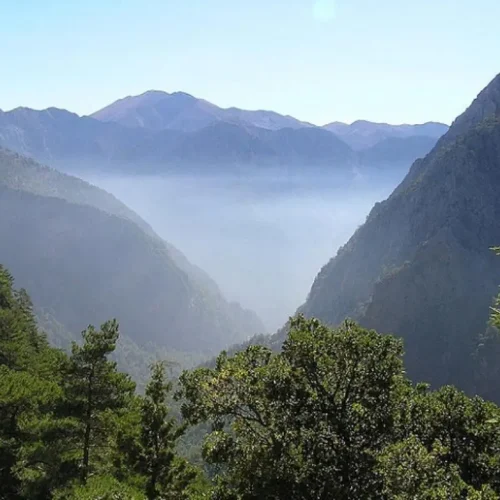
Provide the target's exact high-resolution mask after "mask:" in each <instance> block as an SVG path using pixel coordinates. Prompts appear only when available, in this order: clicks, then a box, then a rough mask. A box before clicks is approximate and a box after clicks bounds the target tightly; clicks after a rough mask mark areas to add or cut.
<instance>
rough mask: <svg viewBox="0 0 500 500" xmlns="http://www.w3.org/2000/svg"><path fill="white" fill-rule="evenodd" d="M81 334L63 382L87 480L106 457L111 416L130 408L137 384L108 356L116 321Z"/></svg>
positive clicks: (114, 339) (115, 335)
mask: <svg viewBox="0 0 500 500" xmlns="http://www.w3.org/2000/svg"><path fill="white" fill-rule="evenodd" d="M82 337H83V344H82V345H78V344H76V343H73V347H72V352H71V356H70V358H69V364H68V369H67V371H66V373H65V377H64V382H63V384H64V392H65V398H66V408H65V410H66V411H67V415H68V416H69V417H71V418H73V419H74V421H75V424H76V425H75V426H74V433H73V439H74V443H75V448H76V449H77V450H78V451H77V453H75V460H78V461H80V460H81V465H79V467H80V470H81V479H82V481H83V482H84V483H85V481H86V480H87V477H88V475H89V474H90V473H91V472H92V471H93V469H95V468H96V465H95V463H96V462H98V461H99V460H102V461H105V460H106V450H107V448H108V446H109V444H108V439H109V436H110V434H111V431H112V427H111V426H112V424H113V423H114V418H111V417H116V416H117V415H119V414H120V412H122V411H124V410H127V407H128V405H129V403H130V400H131V398H132V394H133V391H134V389H135V384H134V383H133V382H132V381H131V380H130V378H129V377H128V376H127V375H124V374H122V373H120V372H118V371H117V369H116V363H115V362H113V361H110V360H109V359H108V356H109V355H110V354H111V353H112V352H113V351H114V350H115V348H116V342H117V340H118V323H117V322H116V321H109V322H107V323H104V324H103V325H102V326H101V330H100V331H97V330H96V329H95V328H94V327H92V326H89V327H88V328H87V330H85V331H84V332H83V334H82ZM91 453H92V456H91ZM94 456H95V458H94Z"/></svg>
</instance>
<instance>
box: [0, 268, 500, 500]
mask: <svg viewBox="0 0 500 500" xmlns="http://www.w3.org/2000/svg"><path fill="white" fill-rule="evenodd" d="M493 323H498V314H497V313H494V317H493ZM117 341H118V324H117V323H116V321H108V322H106V323H104V324H103V325H102V327H101V328H100V329H99V330H97V329H95V328H93V327H92V326H90V327H88V328H87V329H86V330H85V331H84V332H83V334H82V339H81V341H80V342H78V343H76V342H75V343H73V346H72V349H71V353H70V354H69V355H68V354H65V353H64V352H63V351H59V350H57V349H55V348H53V347H50V346H49V345H48V343H47V341H46V339H45V337H44V336H43V335H41V334H40V333H39V332H38V331H37V327H36V322H35V317H34V316H33V313H32V311H31V304H30V300H29V297H28V295H27V294H26V292H24V291H22V290H21V291H16V290H15V289H14V288H13V280H12V278H11V276H10V275H9V273H8V272H7V271H6V270H5V269H4V268H0V376H1V382H2V383H1V384H0V498H2V499H6V500H7V499H8V500H24V499H26V500H27V499H30V500H33V499H36V500H45V499H47V500H48V499H52V498H54V499H70V500H71V499H75V500H76V499H89V500H90V499H93V500H95V499H98V498H99V499H109V500H111V499H113V500H129V499H137V500H140V499H169V500H183V499H186V500H189V499H192V500H195V499H200V500H201V499H203V498H205V499H210V498H211V499H213V500H223V499H231V500H266V499H269V500H281V499H283V500H284V499H290V500H295V499H297V500H309V499H311V500H313V499H314V500H317V499H318V498H319V499H346V500H351V499H352V500H354V499H370V498H373V499H387V500H389V499H394V500H395V499H406V498H418V499H442V500H446V499H450V498H453V499H455V498H457V499H458V498H469V499H492V500H493V499H496V498H498V497H499V495H500V479H499V478H500V408H498V407H497V406H495V405H494V404H492V403H488V402H485V401H484V400H482V399H480V398H477V397H476V398H472V399H471V398H469V397H467V396H466V395H465V394H463V393H461V392H459V391H458V390H456V389H455V388H453V387H444V388H442V389H440V390H438V391H431V390H429V388H428V387H427V386H426V385H423V384H420V385H415V386H414V385H412V384H411V383H410V382H409V381H408V379H407V378H406V376H405V374H404V370H403V361H402V343H401V342H400V341H399V340H397V339H395V338H393V337H391V336H387V335H379V334H377V333H376V332H374V331H369V330H365V329H362V328H361V327H359V326H358V325H356V324H355V323H353V322H345V323H344V324H343V325H342V326H341V327H340V328H338V329H330V328H327V327H325V326H323V325H321V324H320V323H319V322H318V321H317V320H306V319H305V318H304V317H301V316H299V317H297V318H295V319H294V320H292V323H291V331H290V335H289V338H288V339H287V340H286V342H285V343H284V345H283V349H282V351H281V352H280V353H279V354H277V353H274V352H273V351H271V350H270V349H268V348H265V347H259V346H252V347H248V348H247V349H246V350H244V351H242V352H240V353H238V354H236V355H234V356H232V357H228V356H227V355H226V354H225V353H223V354H221V355H220V356H219V358H218V360H217V364H216V367H215V368H213V369H209V368H200V369H197V370H194V371H191V372H184V374H183V375H182V376H181V379H180V390H179V391H178V393H177V398H178V399H180V400H181V402H182V413H183V421H179V420H178V419H175V418H173V416H172V412H171V411H170V409H169V405H168V399H169V398H168V396H169V393H170V392H171V390H172V384H171V383H170V382H169V381H168V380H167V379H166V377H165V367H164V365H163V364H161V363H156V364H154V365H153V366H152V370H151V376H150V381H149V383H148V384H147V386H146V390H145V393H144V395H142V396H140V395H137V394H136V393H135V392H134V387H135V384H134V383H133V382H132V381H131V379H130V377H129V376H128V375H126V374H124V373H121V372H119V371H118V370H117V367H116V364H115V363H114V362H113V361H111V360H110V355H111V354H112V353H113V351H114V349H115V347H116V343H117ZM497 383H498V381H497ZM200 423H201V424H203V425H204V426H205V428H206V429H207V431H208V433H207V435H206V437H205V439H204V447H203V455H204V458H205V460H206V461H207V463H208V465H209V467H208V468H207V470H208V471H210V477H205V476H204V473H203V472H202V471H201V470H200V469H198V468H197V467H195V466H193V465H191V464H190V463H189V462H188V461H186V460H185V459H184V458H182V457H181V455H180V454H179V452H178V449H179V443H180V438H181V436H182V435H183V434H184V433H185V428H186V426H187V425H190V424H200Z"/></svg>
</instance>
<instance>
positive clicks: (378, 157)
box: [358, 135, 438, 168]
mask: <svg viewBox="0 0 500 500" xmlns="http://www.w3.org/2000/svg"><path fill="white" fill-rule="evenodd" d="M437 141H438V138H436V137H429V136H426V135H414V136H410V137H389V138H387V139H382V140H381V141H380V142H377V144H375V145H374V146H371V147H369V148H366V149H362V150H361V151H359V152H358V157H359V161H360V164H361V165H363V166H365V167H380V168H384V167H386V166H387V165H391V166H396V167H400V166H403V165H404V166H407V167H408V166H410V165H411V164H412V163H413V162H414V161H415V160H416V159H417V158H423V157H424V156H426V155H427V154H428V153H429V152H430V151H431V150H432V148H433V147H434V146H435V145H436V143H437Z"/></svg>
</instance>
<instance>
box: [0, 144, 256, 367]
mask: <svg viewBox="0 0 500 500" xmlns="http://www.w3.org/2000/svg"><path fill="white" fill-rule="evenodd" d="M0 228H1V229H0V230H1V232H2V234H5V235H8V237H6V238H4V239H2V243H1V245H0V261H1V262H3V263H4V264H5V265H6V266H8V268H9V269H10V270H11V272H12V274H13V275H14V276H15V278H16V280H17V282H18V283H19V285H20V286H23V287H25V288H28V289H29V290H30V293H31V294H32V298H33V302H34V304H35V310H36V314H37V316H38V317H39V319H40V322H41V324H42V325H43V326H44V328H46V329H47V330H48V332H49V335H50V336H51V339H52V340H53V341H55V342H57V343H58V344H59V345H64V344H66V345H67V343H68V338H69V339H71V338H76V337H75V336H76V335H77V334H78V333H79V332H80V331H81V329H82V327H83V326H85V325H86V324H88V323H92V324H101V323H102V322H104V321H105V320H106V319H107V318H110V317H120V319H121V325H122V331H123V333H124V337H123V340H125V341H126V342H125V345H124V350H125V351H127V352H128V354H130V356H131V358H130V359H129V360H128V361H127V362H130V363H133V362H134V361H133V358H134V357H137V356H135V354H134V350H137V347H136V346H134V343H135V344H137V345H139V346H141V349H146V350H149V351H153V352H154V351H155V350H156V349H158V348H160V349H162V348H163V349H164V348H167V349H168V350H169V351H170V353H171V354H170V355H169V357H175V358H178V359H179V358H180V354H179V352H180V351H182V352H191V353H198V354H197V355H199V353H205V354H207V353H213V354H215V353H216V352H218V351H219V350H220V349H221V348H223V347H224V346H226V345H228V344H229V343H234V342H237V341H241V340H244V339H245V338H247V337H248V336H251V335H253V334H255V333H260V332H262V331H264V327H263V326H262V324H261V322H260V321H259V319H258V318H257V317H256V316H255V314H253V313H251V312H249V311H246V310H243V309H242V308H241V307H240V306H239V305H238V304H232V303H228V302H227V301H226V300H225V299H224V297H223V296H222V294H221V292H220V291H219V289H218V288H217V285H216V284H215V283H214V282H213V281H212V280H211V279H210V278H209V277H208V276H207V275H206V274H204V273H203V271H201V270H200V269H198V268H196V267H195V266H192V265H191V264H190V263H189V262H188V261H187V259H186V258H185V257H184V256H183V255H182V254H181V253H180V252H179V251H178V250H176V249H175V248H173V247H172V246H170V245H168V244H166V243H165V242H164V241H163V240H161V239H160V238H159V237H158V236H157V235H155V234H154V233H153V231H152V229H151V228H150V227H148V226H147V225H146V223H144V221H142V220H141V219H140V218H139V217H138V216H137V215H136V214H134V213H133V212H132V211H130V210H129V209H127V208H126V207H125V206H124V205H122V204H121V203H120V202H119V201H118V200H116V199H115V198H113V197H112V196H111V195H109V194H107V193H105V192H104V191H101V190H99V189H97V188H95V187H93V186H91V185H89V184H87V183H85V182H83V181H80V180H78V179H75V178H73V177H70V176H66V175H63V174H60V173H58V172H56V171H54V170H52V169H49V168H46V167H42V166H40V165H38V164H36V163H35V162H33V161H32V160H29V159H26V158H24V157H21V156H18V155H16V154H13V153H9V152H6V151H4V150H0ZM137 355H138V357H139V358H140V357H141V355H140V354H139V353H137ZM124 356H125V357H127V354H126V353H124Z"/></svg>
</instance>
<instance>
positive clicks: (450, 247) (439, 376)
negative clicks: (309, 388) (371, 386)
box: [301, 75, 500, 388]
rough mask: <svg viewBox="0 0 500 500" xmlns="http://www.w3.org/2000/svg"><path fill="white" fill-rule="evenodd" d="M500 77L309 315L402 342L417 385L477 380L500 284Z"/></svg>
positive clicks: (356, 245)
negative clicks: (477, 356) (475, 365)
mask: <svg viewBox="0 0 500 500" xmlns="http://www.w3.org/2000/svg"><path fill="white" fill-rule="evenodd" d="M499 192H500V75H499V76H497V77H496V78H495V79H494V80H493V81H492V82H491V83H490V85H489V86H488V87H487V88H486V89H485V90H484V91H482V92H481V93H480V94H479V96H478V98H477V99H476V100H475V101H474V102H473V104H472V105H471V106H470V107H469V109H468V110H467V111H466V112H465V113H464V114H463V115H461V116H460V117H459V118H457V120H456V121H455V122H454V123H453V125H452V126H451V128H450V130H449V132H448V133H447V134H446V135H445V136H443V137H442V138H441V139H440V140H439V141H438V143H437V145H436V146H435V147H434V149H433V150H432V151H431V152H430V153H429V154H428V155H427V156H426V157H425V158H424V159H423V160H417V161H416V162H415V163H414V164H413V166H412V168H411V170H410V172H409V173H408V175H407V177H406V178H405V179H404V180H403V182H402V183H401V185H400V186H398V188H396V190H395V191H394V192H393V194H392V195H391V196H390V197H389V198H388V199H387V200H386V201H384V202H382V203H377V204H376V205H375V206H374V208H373V210H372V211H371V213H370V214H369V216H368V218H367V220H366V223H365V224H364V225H363V226H361V227H360V228H359V229H358V230H357V231H356V232H355V234H354V235H353V236H352V238H351V239H350V240H349V242H348V243H347V244H346V245H345V246H343V247H342V248H340V250H339V251H338V253H337V255H336V257H334V258H333V259H331V260H330V262H328V263H327V264H326V265H325V266H324V267H323V269H321V271H320V273H319V274H318V276H317V277H316V279H315V281H314V284H313V286H312V288H311V291H310V293H309V296H308V299H307V301H306V303H305V304H304V306H303V307H302V308H301V311H302V312H303V313H305V314H306V315H307V316H315V317H318V318H320V319H322V320H324V321H327V322H328V323H331V324H338V323H340V322H341V321H343V320H344V318H346V317H353V318H355V319H357V320H359V321H360V322H361V323H362V324H363V325H365V326H367V327H370V328H375V329H377V330H379V331H381V332H386V333H394V334H397V335H399V336H402V337H403V338H404V341H405V348H406V358H407V359H406V366H407V367H408V372H409V374H410V375H411V376H412V377H413V378H414V379H419V380H426V381H429V382H431V383H432V384H435V385H442V384H448V383H452V382H453V383H456V384H458V385H460V386H462V387H464V388H466V387H470V384H471V378H472V375H471V353H472V352H473V350H474V347H475V344H476V342H477V336H478V335H479V334H481V333H482V332H483V331H484V330H485V325H486V321H487V318H488V314H489V306H490V305H491V303H492V297H493V296H494V295H496V293H497V292H498V285H499V284H500V259H498V258H497V257H495V256H494V255H493V253H492V252H491V251H490V247H492V246H494V245H498V244H499V242H500V223H499V220H500V197H499V196H498V193H499Z"/></svg>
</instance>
